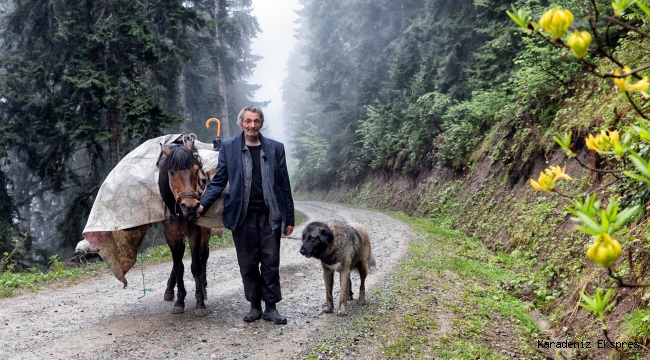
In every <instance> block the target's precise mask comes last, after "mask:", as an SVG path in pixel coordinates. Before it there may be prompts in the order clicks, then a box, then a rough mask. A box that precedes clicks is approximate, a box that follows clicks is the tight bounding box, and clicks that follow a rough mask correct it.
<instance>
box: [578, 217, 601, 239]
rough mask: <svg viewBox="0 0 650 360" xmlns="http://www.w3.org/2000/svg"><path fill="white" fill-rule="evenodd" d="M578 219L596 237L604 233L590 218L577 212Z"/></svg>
mask: <svg viewBox="0 0 650 360" xmlns="http://www.w3.org/2000/svg"><path fill="white" fill-rule="evenodd" d="M578 218H579V219H580V221H581V222H582V223H583V224H584V225H585V226H586V227H587V228H589V229H591V230H592V231H595V232H596V235H598V234H602V233H603V232H604V231H603V228H602V227H601V226H600V225H599V224H598V223H597V222H596V221H595V220H594V219H593V218H592V217H591V216H589V215H587V214H585V213H583V212H578ZM589 234H591V233H589ZM592 235H593V234H592Z"/></svg>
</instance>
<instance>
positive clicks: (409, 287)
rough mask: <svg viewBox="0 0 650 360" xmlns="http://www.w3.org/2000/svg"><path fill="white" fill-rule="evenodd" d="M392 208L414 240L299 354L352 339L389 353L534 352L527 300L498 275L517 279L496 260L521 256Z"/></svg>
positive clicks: (338, 350) (351, 348)
mask: <svg viewBox="0 0 650 360" xmlns="http://www.w3.org/2000/svg"><path fill="white" fill-rule="evenodd" d="M392 215H394V216H395V217H397V218H399V219H400V220H402V221H404V222H406V223H407V224H409V225H410V226H411V227H412V228H413V230H415V231H416V232H417V233H418V234H419V235H420V240H418V241H415V242H413V243H412V244H411V246H410V249H409V253H408V255H407V257H406V258H405V259H404V260H402V261H401V263H400V264H399V265H398V267H397V269H396V271H395V272H394V274H393V276H392V278H391V280H390V284H389V285H388V286H387V287H385V288H382V289H381V290H377V291H375V292H374V293H373V294H371V295H370V296H369V303H370V305H369V306H368V307H363V308H361V307H355V308H353V309H354V310H353V313H352V314H351V316H349V317H348V318H347V319H346V321H345V322H343V323H342V324H340V325H338V326H337V328H336V329H335V330H333V332H334V333H333V334H330V335H328V336H326V337H325V338H324V339H323V340H321V342H319V343H318V346H315V347H314V348H312V349H311V350H310V351H309V352H308V353H307V354H303V356H307V357H308V358H310V357H311V358H316V357H317V356H319V355H321V356H326V357H328V358H338V357H341V356H344V355H346V356H348V355H350V354H352V356H354V352H355V351H356V349H357V348H358V347H359V346H363V350H362V351H363V353H364V354H365V355H367V354H368V353H376V354H377V355H376V356H377V357H379V358H389V359H402V358H414V359H420V358H443V359H477V358H480V359H505V358H511V357H512V356H513V355H514V354H504V353H502V350H501V349H503V348H508V349H510V347H513V348H514V349H515V350H512V351H513V352H516V353H517V355H516V357H518V358H535V357H538V356H539V355H538V354H537V352H536V350H535V349H534V347H535V344H536V343H535V337H536V336H537V334H538V333H539V329H538V327H537V325H536V323H535V322H534V321H533V319H532V318H531V317H530V316H529V314H528V309H527V307H526V306H524V304H523V303H522V302H521V301H519V299H517V298H516V297H514V296H512V295H511V294H510V292H509V291H507V290H504V289H502V288H501V283H502V282H503V281H505V282H514V281H515V280H516V279H517V274H516V273H515V272H514V271H512V270H511V268H510V266H505V265H504V263H508V264H511V265H513V267H516V266H519V265H520V264H519V263H520V262H521V261H522V260H520V259H518V258H510V257H509V256H508V255H506V254H503V253H500V254H497V255H493V254H490V253H489V252H488V251H487V250H486V249H485V248H484V247H483V246H482V245H481V244H479V243H478V242H477V241H475V240H473V239H471V238H468V237H466V236H465V235H463V234H462V233H460V232H457V231H453V230H449V229H448V228H445V227H444V226H441V225H440V224H441V223H445V222H440V221H434V220H432V219H427V218H413V217H409V216H406V215H403V214H392ZM514 265H516V266H514ZM496 331H500V332H501V333H503V332H504V331H505V332H506V333H507V336H505V337H503V336H500V335H495V332H496ZM495 336H499V337H498V338H496V339H495ZM359 339H363V340H359ZM497 345H499V346H497ZM505 345H507V346H505ZM367 347H369V348H370V349H371V350H368V348H367ZM325 349H326V350H327V351H326V352H325V351H324V350H325ZM369 351H370V352H369ZM508 351H509V352H510V351H511V350H508Z"/></svg>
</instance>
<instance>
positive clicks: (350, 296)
mask: <svg viewBox="0 0 650 360" xmlns="http://www.w3.org/2000/svg"><path fill="white" fill-rule="evenodd" d="M350 277H351V276H348V289H349V290H350V294H349V295H348V300H354V293H353V292H352V279H351V278H350Z"/></svg>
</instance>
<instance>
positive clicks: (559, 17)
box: [539, 7, 573, 40]
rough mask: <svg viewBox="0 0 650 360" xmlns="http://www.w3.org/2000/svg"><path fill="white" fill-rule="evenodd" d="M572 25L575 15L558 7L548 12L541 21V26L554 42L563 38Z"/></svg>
mask: <svg viewBox="0 0 650 360" xmlns="http://www.w3.org/2000/svg"><path fill="white" fill-rule="evenodd" d="M572 23H573V14H572V13H571V11H569V10H566V9H560V8H557V7H556V8H553V9H551V10H548V11H546V12H545V13H544V14H543V15H542V17H541V18H540V19H539V25H540V26H541V27H542V29H544V30H545V31H546V32H547V33H548V34H549V35H550V36H551V39H553V40H557V39H559V38H561V37H562V36H563V35H564V33H565V32H566V31H567V30H568V29H569V27H570V26H571V24H572Z"/></svg>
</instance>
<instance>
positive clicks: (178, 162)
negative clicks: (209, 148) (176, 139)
mask: <svg viewBox="0 0 650 360" xmlns="http://www.w3.org/2000/svg"><path fill="white" fill-rule="evenodd" d="M169 150H170V152H169V155H168V156H165V157H164V158H163V160H162V161H161V162H160V164H159V168H160V174H159V175H158V190H159V191H160V196H161V197H162V201H163V202H164V203H165V212H167V210H169V211H171V213H172V214H175V213H176V209H175V207H176V199H175V198H174V193H173V192H172V190H171V189H170V188H169V170H185V169H189V168H191V167H192V165H194V164H198V165H199V166H200V165H201V164H200V163H199V162H198V160H197V159H196V158H195V157H194V155H193V154H192V152H191V151H190V149H188V148H187V147H185V146H184V145H178V146H173V147H171V148H170V149H169Z"/></svg>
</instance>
